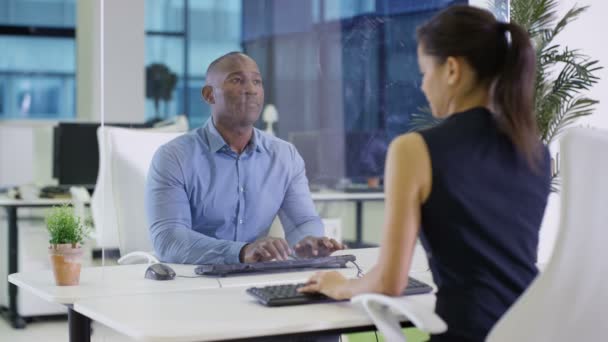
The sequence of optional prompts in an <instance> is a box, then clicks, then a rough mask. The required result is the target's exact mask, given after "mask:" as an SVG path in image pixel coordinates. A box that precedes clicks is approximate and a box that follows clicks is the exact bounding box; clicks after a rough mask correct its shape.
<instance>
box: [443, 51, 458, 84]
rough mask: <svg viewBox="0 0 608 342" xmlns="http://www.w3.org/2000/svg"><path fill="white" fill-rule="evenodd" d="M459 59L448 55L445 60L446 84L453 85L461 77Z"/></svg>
mask: <svg viewBox="0 0 608 342" xmlns="http://www.w3.org/2000/svg"><path fill="white" fill-rule="evenodd" d="M460 63H461V61H460V60H459V59H457V58H454V57H451V56H450V57H448V58H447V59H446V61H445V66H446V73H447V81H448V85H455V84H456V83H458V81H460V77H461V72H462V70H461V65H460Z"/></svg>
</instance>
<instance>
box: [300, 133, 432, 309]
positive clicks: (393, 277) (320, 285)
mask: <svg viewBox="0 0 608 342" xmlns="http://www.w3.org/2000/svg"><path fill="white" fill-rule="evenodd" d="M431 179H432V177H431V160H430V157H429V153H428V150H427V147H426V144H425V142H424V140H423V138H422V136H420V135H419V134H417V133H411V134H406V135H402V136H400V137H398V138H397V139H395V140H394V141H393V142H392V143H391V145H390V146H389V149H388V155H387V159H386V169H385V177H384V189H385V190H384V191H385V194H386V200H385V218H386V221H385V223H384V231H383V237H382V242H381V246H380V256H379V258H378V263H377V264H376V266H374V268H372V270H370V271H369V272H368V273H367V274H366V275H365V276H363V277H362V278H360V279H351V280H348V279H346V278H344V277H343V276H342V275H341V274H340V273H338V272H319V273H316V274H315V275H314V276H313V277H312V278H311V279H310V280H309V284H308V286H306V287H304V288H302V289H301V291H303V292H322V293H324V294H326V295H328V296H330V297H333V298H336V299H346V298H350V297H352V296H354V295H357V294H360V293H368V292H376V293H383V294H387V295H399V294H401V292H402V291H403V289H404V288H405V287H406V286H407V280H408V273H409V269H410V264H411V260H412V255H413V251H414V246H415V244H416V238H417V236H418V230H419V229H420V207H421V206H422V204H423V203H424V202H425V201H426V199H427V198H428V196H429V194H430V192H431Z"/></svg>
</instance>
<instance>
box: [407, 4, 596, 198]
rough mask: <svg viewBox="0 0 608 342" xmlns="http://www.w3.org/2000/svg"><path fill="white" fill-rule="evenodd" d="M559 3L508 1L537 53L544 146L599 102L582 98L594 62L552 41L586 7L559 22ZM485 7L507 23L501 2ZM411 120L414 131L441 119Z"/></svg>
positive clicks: (422, 113) (425, 113)
mask: <svg viewBox="0 0 608 342" xmlns="http://www.w3.org/2000/svg"><path fill="white" fill-rule="evenodd" d="M557 5H558V4H557V0H511V6H510V19H511V21H512V22H515V23H518V24H519V25H521V26H523V27H524V28H525V29H526V30H528V33H529V34H530V37H531V39H532V41H533V43H534V47H535V49H536V81H535V89H534V90H535V91H534V93H535V94H534V95H535V96H534V113H535V115H536V120H537V124H538V128H539V133H540V138H541V140H542V141H543V143H545V144H546V145H550V144H551V143H552V142H554V141H555V140H556V139H557V138H558V137H559V136H560V134H561V133H562V132H563V131H564V130H565V129H566V128H567V127H569V126H570V125H571V124H573V123H574V122H575V121H576V120H577V119H579V118H581V117H583V116H587V115H591V114H592V113H593V111H594V110H595V105H596V104H597V103H598V101H597V100H594V99H591V98H588V97H586V96H585V95H584V94H585V92H587V91H588V90H589V89H590V88H591V87H592V86H593V85H594V84H595V83H597V82H598V80H599V78H598V76H597V72H598V71H599V70H600V69H601V67H600V66H599V65H598V61H597V60H594V59H592V58H590V57H589V56H587V55H585V54H584V53H582V52H581V51H580V50H574V49H569V48H568V47H565V46H561V45H559V44H557V43H555V37H556V36H557V35H558V34H559V33H560V32H562V31H563V30H564V28H565V27H566V26H567V25H568V24H569V23H570V22H572V21H574V20H576V19H577V18H578V17H579V16H580V15H581V14H582V13H583V12H584V11H586V10H587V9H588V8H589V6H577V5H575V6H574V7H572V8H571V9H570V10H569V11H568V12H566V14H565V15H564V16H562V17H561V18H558V15H557V11H556V10H557ZM488 6H489V8H490V9H491V10H492V12H493V13H495V14H496V16H497V17H498V18H499V20H504V19H505V17H506V8H507V7H506V1H505V0H489V1H488ZM555 75H557V76H555ZM410 122H411V127H412V130H420V129H423V128H427V127H430V126H432V125H434V124H436V123H437V122H439V121H438V120H437V119H435V118H433V117H432V116H431V115H430V110H429V109H428V107H425V108H421V109H419V113H415V114H412V119H411V121H410ZM558 185H559V179H558V170H557V169H556V168H555V169H554V172H553V174H552V190H553V191H557V187H558Z"/></svg>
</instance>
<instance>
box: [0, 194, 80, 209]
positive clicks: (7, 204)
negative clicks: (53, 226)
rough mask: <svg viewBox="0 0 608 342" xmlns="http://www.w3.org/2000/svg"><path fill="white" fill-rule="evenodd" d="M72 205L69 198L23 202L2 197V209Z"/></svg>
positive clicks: (0, 204)
mask: <svg viewBox="0 0 608 342" xmlns="http://www.w3.org/2000/svg"><path fill="white" fill-rule="evenodd" d="M70 203H72V200H71V199H69V198H36V199H28V200H23V199H14V198H10V197H8V196H6V195H0V207H50V206H54V205H63V204H70Z"/></svg>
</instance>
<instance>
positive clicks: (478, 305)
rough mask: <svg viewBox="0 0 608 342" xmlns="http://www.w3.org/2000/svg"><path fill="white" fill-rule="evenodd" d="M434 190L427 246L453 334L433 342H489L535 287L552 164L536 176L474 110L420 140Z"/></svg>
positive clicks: (427, 210) (425, 216)
mask: <svg viewBox="0 0 608 342" xmlns="http://www.w3.org/2000/svg"><path fill="white" fill-rule="evenodd" d="M420 134H421V135H422V137H423V138H424V141H425V142H426V145H427V147H428V151H429V154H430V158H431V166H432V182H433V183H432V188H431V193H430V195H429V198H428V199H427V201H426V202H425V203H424V205H423V206H422V230H421V240H422V243H423V245H424V247H425V249H426V251H427V255H428V258H429V265H430V267H431V271H432V273H433V279H434V281H435V283H436V284H437V286H438V288H439V290H438V292H437V303H436V307H435V311H436V313H437V314H438V315H439V316H440V317H441V318H443V319H444V320H445V321H446V323H447V324H448V332H447V333H446V334H443V335H437V336H433V338H432V339H431V340H432V341H483V340H484V338H485V337H486V335H487V334H488V332H489V330H490V329H491V328H492V326H493V325H494V324H495V323H496V322H497V321H498V319H499V318H500V317H501V316H502V315H503V314H504V312H505V311H506V310H507V309H508V308H509V307H510V306H511V304H513V302H514V301H515V300H516V299H517V298H518V297H519V296H520V295H521V294H522V292H523V291H524V290H525V289H526V287H527V286H528V285H529V284H530V283H531V282H532V280H533V279H534V277H535V276H536V274H537V272H538V270H537V268H536V266H535V263H536V255H537V254H536V253H537V246H538V233H539V229H540V225H541V221H542V218H543V214H544V211H545V206H546V204H547V198H548V196H549V191H550V162H549V160H550V156H549V153H548V150H547V149H546V148H544V149H543V155H542V159H541V160H540V162H539V163H538V168H537V170H536V171H533V170H532V169H531V168H530V167H529V164H528V163H527V161H526V159H525V158H524V157H523V156H522V155H521V154H520V153H518V152H517V151H516V149H515V147H514V145H513V144H512V143H511V140H510V139H509V138H508V136H506V135H505V134H503V133H502V132H501V131H500V129H499V128H498V126H497V123H496V121H495V119H494V117H493V114H492V113H491V112H490V111H488V110H487V109H485V108H474V109H471V110H468V111H465V112H462V113H457V114H454V115H452V116H450V117H449V118H447V119H446V120H445V121H444V122H443V123H441V124H440V125H438V126H436V127H433V128H431V129H428V130H425V131H422V132H420Z"/></svg>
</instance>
